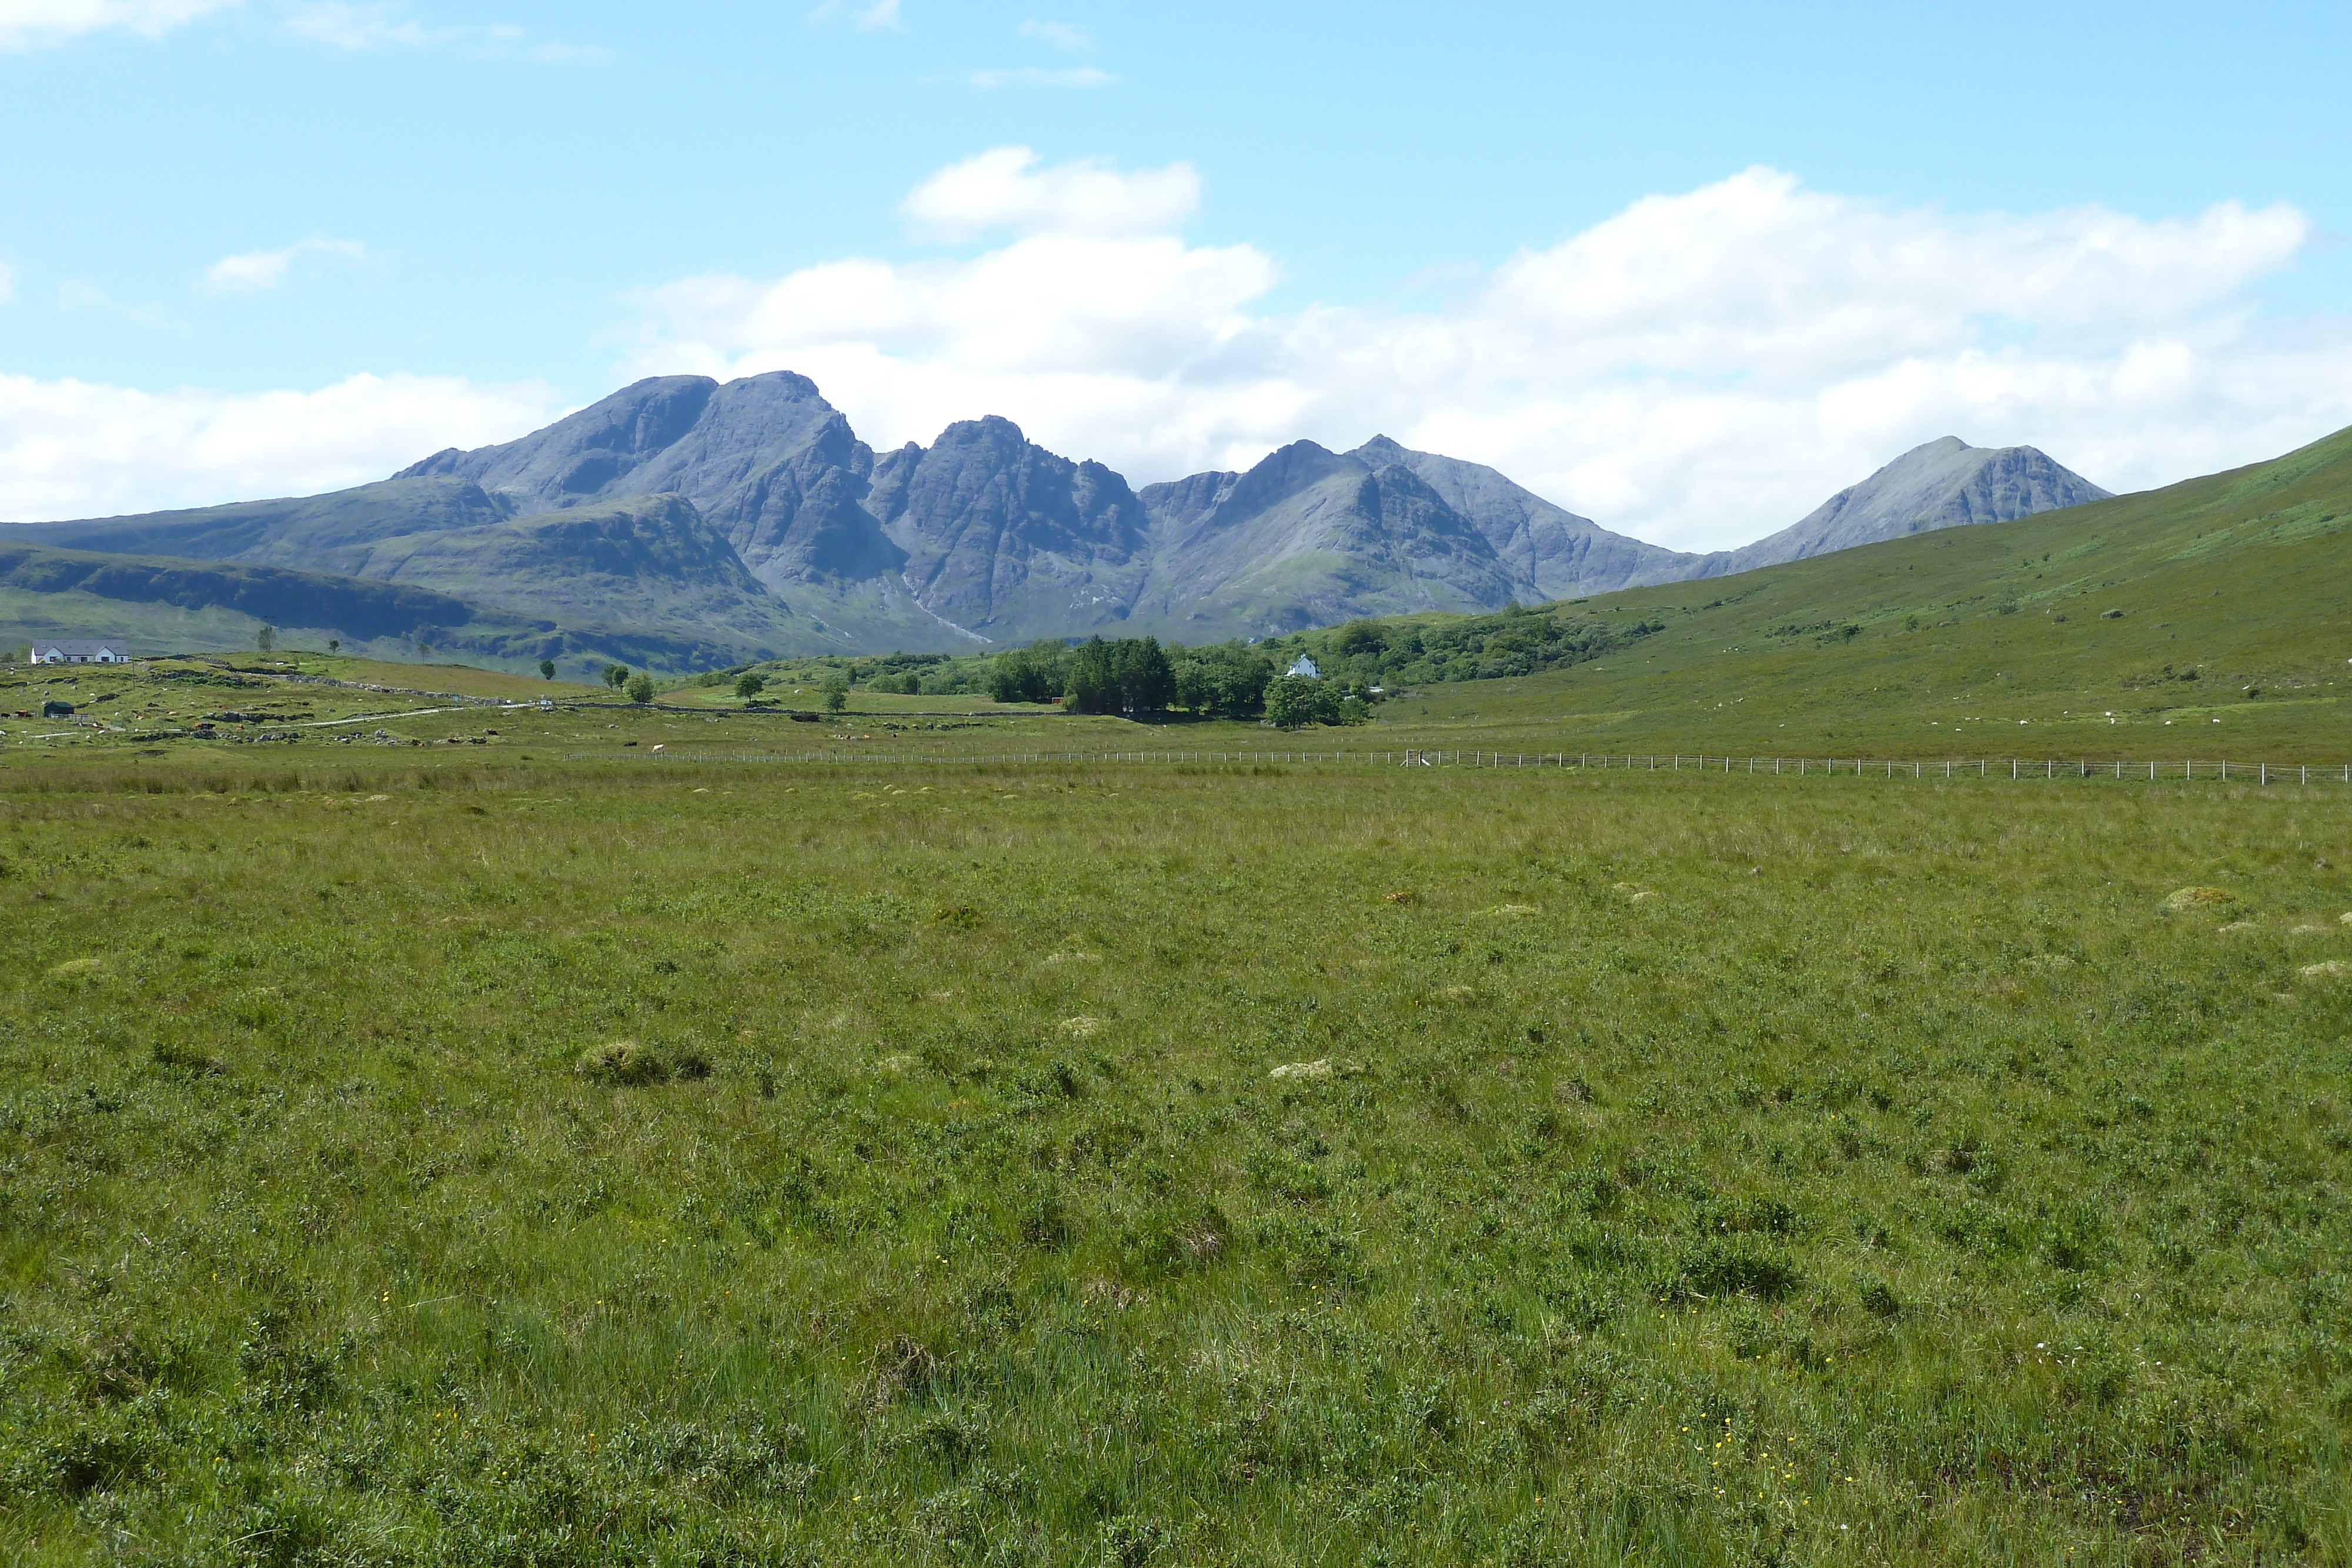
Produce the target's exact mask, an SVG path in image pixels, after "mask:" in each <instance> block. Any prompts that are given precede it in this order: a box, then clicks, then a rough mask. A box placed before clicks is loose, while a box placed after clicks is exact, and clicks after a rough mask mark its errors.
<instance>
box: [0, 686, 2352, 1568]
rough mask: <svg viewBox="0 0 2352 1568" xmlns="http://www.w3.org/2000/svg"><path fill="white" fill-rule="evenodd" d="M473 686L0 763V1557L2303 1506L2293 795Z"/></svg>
mask: <svg viewBox="0 0 2352 1568" xmlns="http://www.w3.org/2000/svg"><path fill="white" fill-rule="evenodd" d="M567 717H577V716H567ZM416 722H417V723H418V724H420V725H422V724H425V723H438V722H443V721H442V720H440V719H437V718H436V719H432V720H418V721H416ZM450 722H454V720H452V721H450ZM614 722H619V721H617V720H615V721H614ZM640 722H643V723H645V724H648V725H655V724H668V723H677V724H681V725H683V726H684V727H686V728H687V729H688V730H698V729H704V730H714V732H715V729H723V728H724V727H725V724H724V723H720V722H719V721H713V720H709V719H702V718H691V717H689V718H684V719H677V718H662V717H658V716H641V719H640ZM739 722H748V721H739ZM1032 722H1040V723H1043V722H1048V721H1043V720H1039V721H1032ZM1052 722H1064V721H1052ZM1068 722H1076V721H1068ZM1088 722H1093V721H1088ZM1101 722H1105V723H1111V722H1115V721H1101ZM499 739H500V741H502V742H508V741H509V739H510V737H499ZM520 745H521V743H520V741H514V742H511V746H512V747H513V748H511V749H501V750H497V751H488V750H486V751H471V750H469V751H467V752H463V753H458V752H452V751H431V752H416V751H410V752H405V753H395V752H391V751H380V752H369V751H366V750H364V749H363V748H352V749H346V750H342V751H341V752H339V753H337V754H336V755H333V756H327V755H325V754H323V753H317V752H311V751H307V750H301V749H297V750H291V751H288V752H285V753H283V754H273V753H268V752H257V751H247V752H238V753H234V754H231V753H226V752H225V751H222V750H218V749H215V750H212V751H204V750H201V749H199V748H198V747H197V746H196V744H195V743H189V745H188V747H185V748H184V749H183V750H182V751H181V752H177V753H174V754H173V756H171V757H170V758H165V759H163V760H162V761H157V760H153V759H147V760H142V759H139V758H135V757H133V756H131V755H129V754H128V753H123V754H120V755H115V756H111V757H110V756H108V755H106V754H103V753H101V752H100V751H99V750H97V749H95V748H93V749H90V750H87V751H83V752H81V753H79V754H78V755H77V754H64V755H48V756H45V757H42V758H30V757H29V754H26V753H16V752H12V753H10V756H11V758H12V760H11V761H10V763H9V765H8V767H7V769H6V771H5V772H0V917H5V919H6V920H7V921H8V922H9V925H10V928H11V929H12V931H14V932H15V933H16V941H15V943H14V944H13V946H12V952H13V953H14V955H15V958H14V961H13V962H12V963H11V964H10V965H9V966H8V967H7V968H6V970H5V972H0V1409H5V1414H6V1419H5V1421H0V1554H5V1556H6V1558H7V1559H8V1560H9V1561H12V1562H19V1563H43V1564H47V1563H57V1564H63V1563H87V1562H91V1561H101V1562H112V1561H120V1562H137V1563H187V1564H197V1563H203V1564H215V1563H257V1564H361V1563H372V1564H373V1563H381V1564H473V1563H483V1564H488V1563H499V1564H558V1563H613V1562H633V1563H635V1562H642V1563H709V1564H731V1563H793V1564H814V1563H844V1564H845V1563H943V1564H944V1563H1038V1564H1048V1563H1069V1564H1077V1563H1089V1564H1093V1563H1118V1564H1144V1563H1162V1564H1171V1565H1172V1564H1179V1563H1184V1564H1192V1563H1329V1564H1335V1565H1336V1564H1343V1563H1346V1564H1352V1563H1481V1564H1488V1563H1491V1564H1541V1563H1620V1562H1629V1561H1630V1562H1642V1563H1710V1564H1711V1563H1726V1564H1728V1563H1856V1564H1860V1563H1885V1562H1903V1563H1979V1562H1987V1561H2006V1562H2021V1563H2022V1562H2032V1563H2117V1564H2123V1563H2168V1562H2184V1563H2185V1562H2189V1561H2192V1560H2193V1561H2198V1562H2214V1561H2219V1562H2232V1563H2255V1562H2264V1563H2278V1562H2302V1563H2333V1564H2341V1563H2347V1561H2352V1552H2347V1542H2352V1482H2347V1476H2352V1464H2347V1452H2346V1438H2347V1427H2352V1206H2347V1201H2346V1200H2347V1186H2352V1098H2347V1088H2346V1084H2347V1077H2346V1074H2347V1070H2352V1055H2347V1043H2346V1042H2347V1037H2352V925H2347V924H2345V917H2346V915H2347V913H2352V877H2347V873H2346V870H2345V869H2344V868H2346V867H2347V865H2352V824H2347V816H2346V803H2345V800H2344V798H2343V796H2342V793H2341V787H2340V786H2338V787H2337V788H2336V790H2334V791H2322V790H2320V789H2316V788H2315V789H2312V790H2310V791H2308V792H2305V791H2303V790H2301V789H2279V788H2276V787H2273V789H2271V790H2270V791H2268V792H2267V793H2263V792H2257V791H2253V790H2247V789H2235V788H2222V787H2219V786H2204V785H2200V786H2197V787H2194V788H2189V789H2184V788H2183V787H2182V786H2180V785H2178V784H2175V785H2170V786H2166V787H2160V788H2149V787H2147V786H2146V785H2139V786H2129V785H2125V786H2117V785H2116V784H2114V783H2112V782H2110V783H2105V784H2069V783H2061V784H2057V785H2053V786H2050V787H2046V788H2040V789H2034V790H2031V791H2021V790H2019V789H2015V788H2014V787H2011V786H2006V785H2003V786H1999V787H1994V786H1975V785H1957V786H1943V785H1937V784H1920V785H1889V786H1874V787H1871V788H1868V789H1861V788H1857V787H1856V786H1855V785H1854V783H1853V781H1851V780H1843V781H1825V780H1821V779H1811V780H1806V781H1802V782H1800V781H1798V780H1796V779H1780V780H1771V779H1759V780H1750V779H1747V778H1745V777H1739V778H1735V779H1723V778H1720V777H1715V778H1696V777H1693V776H1690V775H1684V776H1681V777H1675V776H1674V775H1662V776H1656V777H1653V776H1648V775H1633V776H1629V775H1626V774H1622V773H1619V774H1614V775H1608V776H1594V775H1587V776H1580V775H1577V774H1574V773H1546V774H1540V775H1538V774H1510V773H1506V774H1486V775H1474V774H1464V773H1452V772H1444V771H1436V772H1419V771H1415V772H1412V773H1407V772H1405V771H1403V770H1401V769H1398V770H1383V771H1381V772H1377V773H1375V772H1370V771H1364V772H1347V773H1339V772H1325V773H1320V774H1317V773H1311V772H1307V771H1304V770H1298V769H1280V768H1261V769H1252V770H1248V771H1242V770H1230V771H1221V770H1210V769H1195V770H1172V769H1157V770H1152V771H1150V772H1149V773H1145V772H1143V771H1140V770H1136V769H1126V770H1118V769H1111V768H1029V769H1022V770H1018V771H1014V770H998V769H987V768H950V767H945V766H940V767H925V766H922V765H919V764H917V765H909V766H900V767H895V768H889V769H887V770H883V769H874V768H867V769H862V770H861V769H858V768H838V769H824V768H759V767H752V766H726V765H709V766H703V767H695V766H687V765H676V766H672V767H668V768H635V767H632V768H617V767H614V766H612V765H607V764H601V763H594V762H580V763H572V764H569V765H553V764H550V763H548V762H546V761H545V760H544V758H546V757H547V756H548V755H549V754H548V753H547V752H545V751H541V752H540V753H538V754H537V756H538V757H539V758H541V760H537V761H534V762H532V763H530V764H528V765H527V764H525V763H524V762H523V761H522V753H521V750H520ZM2190 887H2201V888H2210V889H2213V890H2215V891H2214V892H2213V893H2212V894H2207V895H2203V901H2201V902H2200V901H2199V900H2197V899H2189V900H2174V899H2173V898H2172V896H2171V895H2173V894H2176V892H2178V891H2179V890H2182V889H2184V888H2190ZM2175 903H2178V904H2179V905H2180V906H2179V907H2177V908H2176V907H2173V906H2172V905H2173V904H2175Z"/></svg>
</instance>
